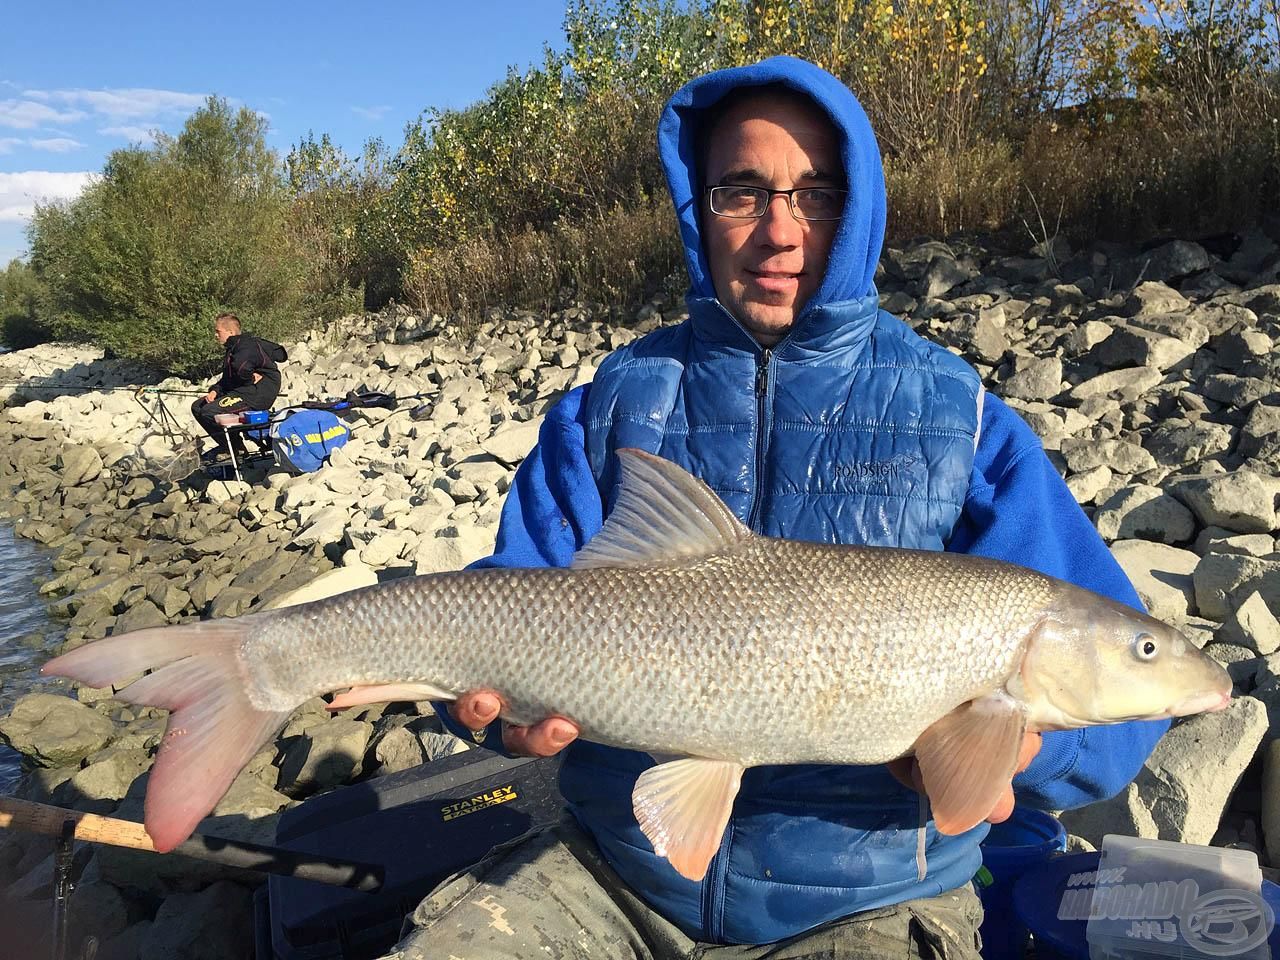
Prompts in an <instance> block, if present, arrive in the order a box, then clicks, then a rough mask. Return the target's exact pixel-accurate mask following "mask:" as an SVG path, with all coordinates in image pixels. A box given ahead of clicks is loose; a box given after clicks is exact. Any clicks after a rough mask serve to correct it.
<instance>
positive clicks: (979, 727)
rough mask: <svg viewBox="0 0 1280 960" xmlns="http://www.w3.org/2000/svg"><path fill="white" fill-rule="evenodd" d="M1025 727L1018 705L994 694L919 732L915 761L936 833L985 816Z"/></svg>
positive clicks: (966, 826)
mask: <svg viewBox="0 0 1280 960" xmlns="http://www.w3.org/2000/svg"><path fill="white" fill-rule="evenodd" d="M1025 729H1026V716H1025V714H1024V712H1023V710H1022V708H1021V707H1020V706H1019V705H1018V704H1017V703H1016V702H1015V701H1014V700H1013V699H1012V698H1011V697H1008V696H1006V695H1004V694H992V695H991V696H987V697H981V698H979V699H977V700H971V701H969V702H968V703H966V704H963V705H962V706H959V707H957V708H956V709H955V710H952V711H951V712H950V713H948V714H947V715H946V716H944V717H942V718H941V719H940V720H937V721H936V722H934V723H933V724H932V725H931V726H930V727H929V729H927V730H926V731H925V732H924V733H922V734H921V735H920V737H919V739H917V740H916V743H915V748H914V750H915V756H916V762H917V763H919V765H920V774H921V777H922V778H923V780H924V788H925V792H926V793H927V794H928V796H929V803H930V805H931V806H932V808H933V820H934V824H935V825H936V826H937V828H938V830H939V832H941V833H946V834H952V835H954V834H958V833H964V832H965V831H966V830H971V829H973V828H974V827H976V826H977V825H978V824H979V823H981V822H982V821H983V820H985V819H986V818H987V816H988V815H989V814H990V813H991V811H992V810H993V809H994V808H995V806H996V804H997V802H999V800H1000V797H1001V795H1002V794H1003V793H1004V791H1005V789H1006V788H1007V787H1008V786H1009V783H1010V782H1011V781H1012V779H1013V774H1014V769H1015V768H1016V766H1017V762H1018V750H1019V748H1020V747H1021V745H1022V736H1023V733H1024V731H1025Z"/></svg>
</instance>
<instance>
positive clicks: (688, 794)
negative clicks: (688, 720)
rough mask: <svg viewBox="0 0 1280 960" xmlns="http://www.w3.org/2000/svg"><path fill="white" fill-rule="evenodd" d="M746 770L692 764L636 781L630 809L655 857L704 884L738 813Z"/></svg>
mask: <svg viewBox="0 0 1280 960" xmlns="http://www.w3.org/2000/svg"><path fill="white" fill-rule="evenodd" d="M743 769H744V768H743V767H742V765H741V764H737V763H731V762H729V761H727V760H700V759H697V758H690V759H686V760H673V761H671V762H670V763H663V764H659V765H658V766H656V767H650V768H649V769H648V770H646V771H645V772H644V773H642V774H640V778H639V779H638V780H637V781H636V785H635V789H634V790H633V791H632V793H631V807H632V809H633V810H634V811H635V815H636V820H637V821H638V822H639V824H640V829H641V831H643V833H644V835H645V836H646V837H648V838H649V842H650V843H652V844H653V849H654V852H655V853H657V854H658V856H660V857H666V858H667V859H668V860H669V861H670V862H671V865H672V866H673V867H675V868H676V871H677V872H678V873H679V874H680V875H681V876H682V877H687V878H688V879H690V880H701V879H702V878H703V877H704V876H705V875H706V873H707V866H708V864H710V863H711V858H712V857H714V856H715V855H716V851H717V850H719V849H720V838H721V837H722V836H724V828H725V825H726V824H728V822H729V814H730V812H731V811H732V810H733V798H734V797H736V796H737V795H738V785H739V784H740V783H741V782H742V772H743Z"/></svg>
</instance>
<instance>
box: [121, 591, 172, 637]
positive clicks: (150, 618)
mask: <svg viewBox="0 0 1280 960" xmlns="http://www.w3.org/2000/svg"><path fill="white" fill-rule="evenodd" d="M168 622H169V620H168V618H167V617H165V615H164V613H163V612H161V610H160V608H159V607H157V606H156V605H155V604H154V603H152V602H151V601H150V600H143V601H141V602H139V603H135V604H134V605H133V606H132V607H130V608H129V609H128V610H126V611H125V612H124V613H122V614H121V615H120V616H119V617H118V618H117V619H116V625H115V627H114V628H113V629H112V631H111V632H112V634H113V635H114V634H118V633H130V632H132V631H134V630H144V629H146V628H147V627H163V626H164V625H165V624H166V623H168Z"/></svg>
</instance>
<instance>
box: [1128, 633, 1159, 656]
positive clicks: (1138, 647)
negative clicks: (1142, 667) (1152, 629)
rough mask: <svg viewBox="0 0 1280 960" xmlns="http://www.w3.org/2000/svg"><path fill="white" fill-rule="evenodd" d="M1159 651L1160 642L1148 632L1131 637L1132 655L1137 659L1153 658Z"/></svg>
mask: <svg viewBox="0 0 1280 960" xmlns="http://www.w3.org/2000/svg"><path fill="white" fill-rule="evenodd" d="M1159 652H1160V644H1159V643H1157V642H1156V638H1155V637H1153V636H1152V635H1151V634H1149V633H1140V634H1138V635H1137V636H1136V637H1134V638H1133V655H1134V656H1135V657H1137V658H1138V659H1139V660H1154V659H1155V658H1156V654H1158V653H1159Z"/></svg>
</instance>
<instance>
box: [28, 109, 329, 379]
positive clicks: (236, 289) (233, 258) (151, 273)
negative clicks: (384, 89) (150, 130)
mask: <svg viewBox="0 0 1280 960" xmlns="http://www.w3.org/2000/svg"><path fill="white" fill-rule="evenodd" d="M265 131H266V121H265V120H263V118H261V117H260V116H258V115H257V114H255V113H254V112H252V111H251V110H249V109H248V108H243V107H242V108H241V109H239V110H236V111H233V110H232V109H231V107H230V106H229V105H228V104H227V102H226V101H225V100H222V99H219V98H216V97H210V98H209V99H208V101H207V102H206V103H205V105H204V106H203V107H201V108H200V109H199V110H197V111H196V112H195V113H194V114H193V115H192V116H191V117H190V118H189V119H188V120H187V122H186V124H185V125H184V126H183V129H182V132H181V133H180V134H178V136H177V137H168V136H164V135H161V136H160V137H159V138H157V140H156V143H155V144H154V146H152V147H150V148H138V147H131V148H128V149H123V150H117V151H115V152H113V153H112V154H111V155H110V157H109V158H108V160H107V163H106V166H105V167H104V169H103V171H102V176H101V177H100V178H99V179H98V180H96V181H95V182H94V183H93V184H91V185H90V186H89V187H88V188H87V189H86V190H85V191H84V192H83V193H82V194H81V195H80V196H79V197H77V198H76V199H74V200H71V201H68V202H63V203H60V204H50V205H41V206H37V208H36V213H35V216H34V217H33V220H32V224H31V228H30V239H31V260H32V265H33V267H34V268H35V270H36V272H37V274H38V275H39V276H40V277H41V278H42V279H43V280H44V282H45V283H46V284H47V285H48V287H49V291H50V298H51V306H52V310H53V312H54V313H55V315H56V317H57V320H58V322H59V325H60V327H61V328H62V329H65V331H66V332H67V333H68V334H69V335H70V336H72V337H74V338H78V339H83V340H86V341H89V342H93V343H96V344H98V345H100V346H102V347H104V348H106V349H109V350H111V351H113V352H115V353H117V354H119V355H121V356H128V357H131V358H134V359H137V360H140V361H142V362H144V363H149V364H152V365H155V366H157V367H161V368H165V369H170V370H176V371H182V372H195V371H197V370H200V369H201V368H203V367H206V366H207V365H208V364H209V363H211V362H212V361H213V360H214V358H215V357H216V355H217V347H216V342H215V340H214V338H213V335H212V327H211V321H212V319H213V317H214V316H215V315H216V314H217V313H218V312H220V311H222V310H228V309H230V310H233V311H235V312H236V313H238V314H239V315H240V316H241V317H242V319H244V320H245V321H246V322H247V323H248V324H249V325H250V326H252V327H253V328H254V329H255V331H256V332H260V333H263V334H265V335H267V336H272V337H275V338H279V337H281V336H284V335H286V334H287V333H288V332H290V331H291V330H292V329H294V328H296V327H297V326H298V325H299V323H300V322H302V321H303V320H304V319H305V318H306V317H307V316H308V315H309V314H313V313H314V312H315V311H316V309H317V308H318V307H320V306H321V304H320V303H319V298H318V297H317V295H316V291H317V290H318V289H319V284H318V283H317V275H318V272H319V268H320V265H321V263H322V261H323V256H322V254H321V253H320V252H319V251H317V250H316V249H315V248H314V246H312V245H311V244H309V243H308V242H307V240H306V239H305V238H304V237H303V236H301V235H300V233H299V232H298V231H297V230H295V229H294V227H293V224H292V222H291V219H290V212H291V198H290V193H289V190H288V188H287V186H286V184H285V182H284V178H283V176H282V171H281V165H280V162H279V159H278V157H277V155H276V154H275V153H274V152H273V151H272V150H270V149H269V148H268V147H267V145H266V141H265V137H264V134H265Z"/></svg>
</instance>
